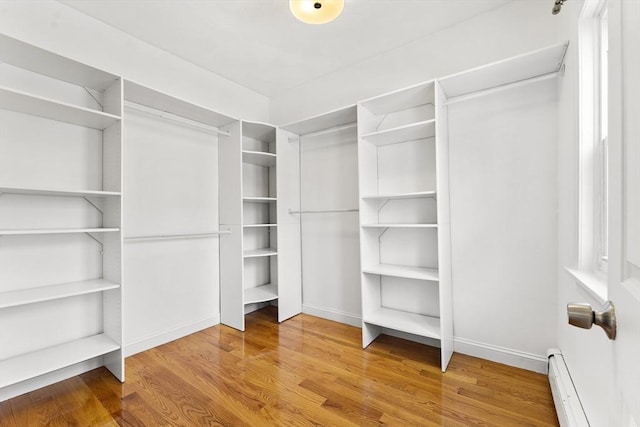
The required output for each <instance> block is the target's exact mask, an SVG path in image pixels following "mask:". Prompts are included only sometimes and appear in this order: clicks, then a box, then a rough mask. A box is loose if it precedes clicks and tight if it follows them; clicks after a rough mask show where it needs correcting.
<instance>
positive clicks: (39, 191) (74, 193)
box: [0, 187, 122, 197]
mask: <svg viewBox="0 0 640 427" xmlns="http://www.w3.org/2000/svg"><path fill="white" fill-rule="evenodd" d="M0 194H27V195H31V194H33V195H37V196H71V197H84V196H87V197H118V196H121V195H122V193H120V192H116V191H94V190H56V189H53V188H23V187H0Z"/></svg>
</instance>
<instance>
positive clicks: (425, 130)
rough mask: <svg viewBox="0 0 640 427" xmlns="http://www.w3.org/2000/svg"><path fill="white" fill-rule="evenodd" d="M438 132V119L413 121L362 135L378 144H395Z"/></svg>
mask: <svg viewBox="0 0 640 427" xmlns="http://www.w3.org/2000/svg"><path fill="white" fill-rule="evenodd" d="M435 134H436V121H435V120H427V121H424V122H418V123H411V124H409V125H405V126H400V127H397V128H393V129H385V130H381V131H376V132H371V133H368V134H366V135H362V137H361V139H363V140H364V141H367V142H370V143H372V144H374V145H376V146H381V145H389V144H395V143H398V142H406V141H415V140H418V139H425V138H433V137H434V136H435Z"/></svg>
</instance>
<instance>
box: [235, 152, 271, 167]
mask: <svg viewBox="0 0 640 427" xmlns="http://www.w3.org/2000/svg"><path fill="white" fill-rule="evenodd" d="M242 161H243V162H244V163H251V164H253V165H257V166H264V167H271V166H275V165H276V155H275V154H272V153H265V152H263V151H246V150H242Z"/></svg>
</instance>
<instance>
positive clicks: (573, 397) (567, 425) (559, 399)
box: [547, 348, 589, 427]
mask: <svg viewBox="0 0 640 427" xmlns="http://www.w3.org/2000/svg"><path fill="white" fill-rule="evenodd" d="M547 356H548V357H549V384H550V385H551V393H552V394H553V403H554V404H555V407H556V413H557V414H558V421H559V422H560V426H561V427H588V426H589V421H588V420H587V416H586V414H585V413H584V409H583V408H582V404H581V403H580V399H579V398H578V393H577V392H576V388H575V386H574V385H573V381H572V380H571V375H570V374H569V369H567V364H566V363H565V361H564V357H562V353H561V352H560V350H558V349H556V348H552V349H549V351H548V352H547Z"/></svg>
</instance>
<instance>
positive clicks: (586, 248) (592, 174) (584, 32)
mask: <svg viewBox="0 0 640 427" xmlns="http://www.w3.org/2000/svg"><path fill="white" fill-rule="evenodd" d="M579 31H580V34H579V55H580V71H579V74H580V179H579V181H580V193H579V194H580V196H579V197H580V203H579V216H580V218H579V224H580V226H579V227H580V228H579V254H580V257H579V258H580V260H579V270H580V271H581V272H583V273H586V274H588V275H589V276H591V277H593V278H594V280H593V283H594V284H593V286H590V285H589V284H588V283H587V284H585V285H586V286H587V287H588V288H590V290H591V291H593V292H595V293H596V294H597V295H598V296H599V297H601V298H603V299H606V274H607V263H608V185H609V179H608V144H607V136H608V117H607V116H608V114H607V111H608V102H607V101H608V14H607V3H606V0H586V1H585V3H584V7H583V10H582V15H581V18H580V29H579ZM590 282H591V281H590Z"/></svg>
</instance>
